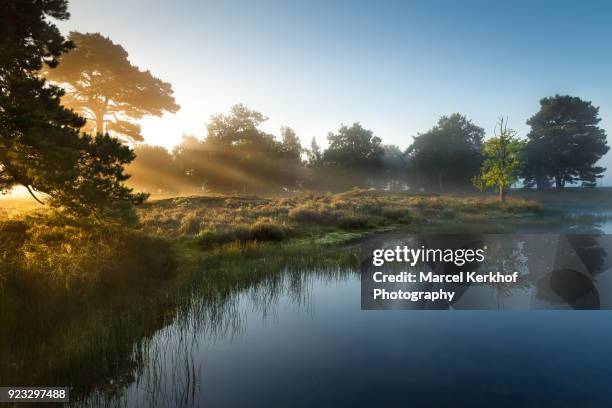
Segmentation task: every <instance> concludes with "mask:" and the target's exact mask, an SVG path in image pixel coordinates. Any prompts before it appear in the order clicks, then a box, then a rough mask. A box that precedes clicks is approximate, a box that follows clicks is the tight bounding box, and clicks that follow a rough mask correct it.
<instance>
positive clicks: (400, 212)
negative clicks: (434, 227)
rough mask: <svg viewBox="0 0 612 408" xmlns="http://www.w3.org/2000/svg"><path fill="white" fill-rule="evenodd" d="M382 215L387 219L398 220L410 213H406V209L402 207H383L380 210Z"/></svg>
mask: <svg viewBox="0 0 612 408" xmlns="http://www.w3.org/2000/svg"><path fill="white" fill-rule="evenodd" d="M382 215H383V217H385V218H386V219H388V220H392V221H400V220H402V219H403V218H405V217H406V216H409V215H410V214H409V213H408V211H407V210H405V209H403V208H396V207H395V208H393V207H392V208H385V209H384V210H383V212H382Z"/></svg>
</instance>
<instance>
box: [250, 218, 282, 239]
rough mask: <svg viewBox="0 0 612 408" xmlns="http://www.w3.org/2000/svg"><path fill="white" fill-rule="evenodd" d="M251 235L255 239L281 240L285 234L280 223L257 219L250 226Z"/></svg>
mask: <svg viewBox="0 0 612 408" xmlns="http://www.w3.org/2000/svg"><path fill="white" fill-rule="evenodd" d="M251 235H252V236H253V239H255V240H257V241H282V240H283V239H285V237H286V235H287V234H286V232H285V228H284V227H283V226H282V225H279V224H275V223H272V222H267V221H258V222H256V223H255V224H253V226H252V227H251Z"/></svg>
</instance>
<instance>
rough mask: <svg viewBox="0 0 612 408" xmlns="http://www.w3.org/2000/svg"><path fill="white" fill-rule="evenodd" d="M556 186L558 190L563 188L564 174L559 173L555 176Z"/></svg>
mask: <svg viewBox="0 0 612 408" xmlns="http://www.w3.org/2000/svg"><path fill="white" fill-rule="evenodd" d="M555 187H556V189H557V190H563V188H564V187H565V180H564V179H563V176H561V175H559V174H557V175H556V176H555Z"/></svg>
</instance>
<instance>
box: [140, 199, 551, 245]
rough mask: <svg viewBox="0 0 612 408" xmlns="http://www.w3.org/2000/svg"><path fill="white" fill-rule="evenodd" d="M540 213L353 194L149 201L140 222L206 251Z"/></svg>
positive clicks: (532, 205) (484, 202)
mask: <svg viewBox="0 0 612 408" xmlns="http://www.w3.org/2000/svg"><path fill="white" fill-rule="evenodd" d="M541 210H542V207H541V205H540V204H538V203H537V202H536V201H534V200H526V199H513V198H511V199H509V200H508V201H507V202H505V203H499V202H497V200H496V199H495V198H494V197H488V196H482V197H453V196H429V197H427V196H422V195H411V194H401V193H385V192H378V191H369V190H362V189H353V190H351V191H348V192H344V193H340V194H318V193H302V194H299V195H295V196H292V197H255V196H222V195H218V194H213V195H210V196H209V195H201V196H192V197H180V198H170V199H161V200H155V201H151V202H149V203H147V204H145V205H144V206H143V207H142V208H141V209H140V210H139V217H140V220H141V224H142V229H143V231H146V232H147V233H149V234H152V235H156V236H162V237H167V238H178V237H188V238H195V239H196V240H198V241H199V242H200V243H201V244H202V246H203V247H204V248H207V249H209V248H212V247H215V246H219V245H224V244H227V243H230V242H249V241H258V242H261V241H283V240H286V239H290V238H296V237H297V238H299V237H319V236H322V235H325V234H327V233H330V232H335V231H363V230H376V229H380V228H388V227H390V226H395V227H401V228H412V229H418V228H420V227H422V226H424V225H432V224H446V223H448V222H449V221H453V222H467V223H473V222H477V221H485V222H491V221H494V220H500V219H507V218H513V217H517V216H521V217H522V216H525V215H530V214H537V213H539V212H540V211H541Z"/></svg>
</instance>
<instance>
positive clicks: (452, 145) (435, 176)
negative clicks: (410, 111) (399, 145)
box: [407, 113, 484, 192]
mask: <svg viewBox="0 0 612 408" xmlns="http://www.w3.org/2000/svg"><path fill="white" fill-rule="evenodd" d="M483 138H484V129H482V128H481V127H478V126H476V125H474V124H473V123H472V121H470V120H468V119H467V118H466V117H465V116H463V115H461V114H459V113H454V114H452V115H450V116H443V117H441V118H440V120H439V121H438V124H437V125H436V126H434V127H433V128H432V129H431V130H429V131H427V132H425V133H423V134H419V135H418V136H416V137H415V138H414V142H413V143H412V145H410V147H409V148H408V149H407V154H408V160H409V163H410V165H409V170H410V173H411V184H412V185H414V186H415V187H417V188H419V189H420V188H426V189H434V186H436V187H437V188H436V189H437V190H438V191H439V192H443V191H445V190H448V189H452V188H458V187H466V186H469V184H470V180H471V179H472V177H473V176H475V175H476V174H478V169H479V168H480V162H481V157H480V147H481V144H482V140H483Z"/></svg>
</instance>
